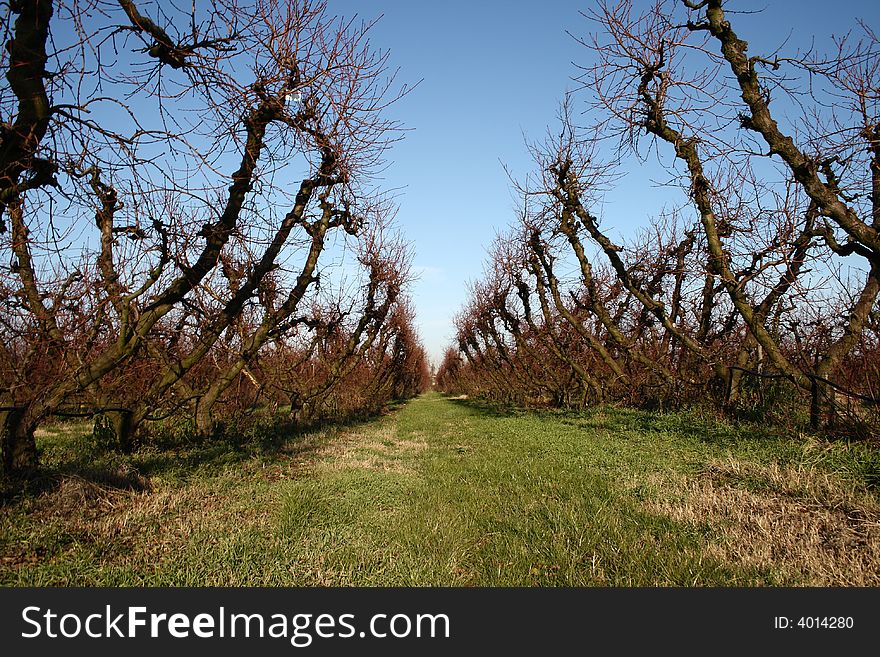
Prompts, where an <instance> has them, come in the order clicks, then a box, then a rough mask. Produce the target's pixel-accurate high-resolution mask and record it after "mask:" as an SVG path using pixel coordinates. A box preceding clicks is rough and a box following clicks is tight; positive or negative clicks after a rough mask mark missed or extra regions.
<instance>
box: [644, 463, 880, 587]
mask: <svg viewBox="0 0 880 657" xmlns="http://www.w3.org/2000/svg"><path fill="white" fill-rule="evenodd" d="M667 483H669V482H667ZM674 489H675V490H674V493H675V494H677V498H676V499H669V498H668V497H667V499H666V500H664V501H663V502H660V503H656V502H655V503H653V504H652V506H654V507H655V510H660V511H662V512H663V513H666V514H668V515H669V516H671V517H672V518H674V519H675V520H678V521H681V522H685V523H690V524H693V525H703V524H705V523H708V524H709V525H710V526H711V527H712V528H713V529H716V530H718V531H719V533H718V535H717V537H716V538H715V539H713V540H712V541H711V543H710V544H709V545H708V546H707V548H706V550H707V553H708V554H709V555H710V556H713V557H716V558H720V559H722V560H724V561H728V562H733V563H737V564H741V565H743V566H746V567H755V568H760V569H763V570H769V571H774V572H777V573H781V574H782V575H783V577H784V578H785V579H786V580H788V581H791V582H794V583H797V584H802V585H807V586H877V585H880V504H878V502H877V500H876V498H874V497H873V496H871V495H870V494H869V493H867V492H865V491H864V490H860V489H858V488H857V487H856V486H854V485H851V484H847V483H846V482H844V481H841V480H839V479H837V478H836V477H834V476H833V475H831V474H829V473H826V472H819V471H817V470H814V469H795V468H781V467H779V466H778V465H771V466H764V465H759V464H756V463H750V462H744V461H740V460H735V459H730V460H728V461H723V462H722V461H714V462H711V463H710V464H709V466H708V467H707V468H706V469H705V471H704V472H703V473H702V474H701V475H700V476H699V477H697V478H696V479H690V480H687V479H682V480H681V481H680V482H679V484H678V485H677V486H674Z"/></svg>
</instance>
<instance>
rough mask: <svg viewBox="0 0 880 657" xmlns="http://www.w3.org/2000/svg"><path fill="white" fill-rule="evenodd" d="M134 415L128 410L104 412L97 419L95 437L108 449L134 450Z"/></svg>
mask: <svg viewBox="0 0 880 657" xmlns="http://www.w3.org/2000/svg"><path fill="white" fill-rule="evenodd" d="M133 418H134V414H133V413H132V411H130V410H127V409H121V410H113V411H104V412H103V413H101V414H100V415H98V416H97V417H96V418H95V428H94V435H95V437H96V438H97V439H98V440H100V441H101V443H103V444H104V445H106V446H107V447H110V448H111V449H115V450H119V451H121V452H128V451H130V450H131V448H132V438H133V436H134V429H135V424H134V421H133Z"/></svg>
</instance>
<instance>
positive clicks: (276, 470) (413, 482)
mask: <svg viewBox="0 0 880 657" xmlns="http://www.w3.org/2000/svg"><path fill="white" fill-rule="evenodd" d="M78 432H79V433H78ZM81 433H82V427H76V426H69V425H68V426H63V427H60V428H58V429H56V430H55V431H52V432H43V434H42V435H41V436H40V444H41V446H42V447H43V449H44V462H45V463H46V464H47V466H48V471H49V472H50V473H51V474H50V475H49V476H47V477H46V478H45V479H44V480H43V482H42V487H41V488H40V487H39V486H37V487H36V488H35V489H34V490H32V491H31V492H30V493H29V494H27V495H24V496H20V497H18V498H16V499H14V500H11V501H8V502H7V503H6V504H5V505H4V506H3V507H0V584H3V585H126V586H138V585H148V586H154V585H174V586H187V585H188V586H194V585H196V586H198V585H227V586H237V585H306V586H313V585H355V586H364V585H370V586H372V585H394V586H423V585H439V586H447V585H454V586H501V585H505V586H506V585H514V586H557V585H559V586H594V585H618V586H655V585H682V586H691V585H697V586H703V585H722V586H755V585H772V586H775V585H820V586H828V585H880V496H878V493H877V489H878V484H880V454H878V451H877V450H876V449H874V450H872V449H870V448H866V447H865V446H862V445H856V444H846V443H833V444H829V443H821V442H818V441H815V440H811V439H809V438H806V437H803V436H798V437H774V436H772V435H769V434H767V433H766V430H765V429H761V428H759V427H755V426H739V427H733V426H731V425H729V424H727V423H724V422H722V421H718V420H717V419H714V418H708V417H702V416H701V415H700V414H698V413H696V412H691V413H677V414H665V415H659V414H652V413H647V412H641V411H633V410H623V409H615V408H600V409H595V410H592V411H588V412H584V413H576V414H575V413H562V412H540V413H539V412H522V411H509V412H507V411H502V410H500V409H497V408H494V407H491V406H486V405H481V404H479V403H476V402H471V401H468V400H463V399H448V398H445V397H442V396H440V395H438V394H434V393H432V394H428V395H425V396H423V397H421V398H419V399H417V400H414V401H412V402H410V403H409V404H407V405H406V406H404V407H403V408H400V409H397V410H395V411H393V412H392V413H390V414H389V415H387V416H385V417H383V418H381V419H379V420H377V421H374V422H370V423H364V424H360V425H356V426H350V427H348V428H345V429H339V430H323V431H317V432H314V433H311V434H307V435H304V436H298V437H296V438H293V439H290V440H288V441H287V442H284V443H283V444H280V445H279V444H266V443H263V444H260V443H259V442H258V441H256V442H255V441H247V442H243V443H242V442H239V443H236V444H227V443H221V444H216V445H214V446H213V447H212V448H211V449H209V450H205V448H204V446H190V447H189V448H187V447H186V446H180V445H178V446H177V447H176V448H174V449H169V448H167V447H166V448H165V449H163V450H162V451H159V450H153V451H150V450H141V451H140V452H138V453H136V454H134V455H132V456H128V457H124V458H123V457H100V456H97V455H95V454H92V453H91V452H90V451H89V448H88V446H87V441H86V439H85V438H83V437H82V436H81V435H79V434H81ZM74 451H75V453H76V454H77V459H76V460H71V459H72V457H71V454H72V452H74ZM38 483H39V482H38Z"/></svg>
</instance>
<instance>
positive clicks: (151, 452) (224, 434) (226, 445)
mask: <svg viewBox="0 0 880 657" xmlns="http://www.w3.org/2000/svg"><path fill="white" fill-rule="evenodd" d="M405 403H406V402H404V401H400V402H394V403H391V404H388V405H386V406H385V408H383V409H382V411H381V412H380V413H379V414H353V415H350V416H347V417H343V418H337V419H334V420H321V421H314V422H309V423H301V422H300V423H298V422H294V421H291V420H290V419H288V418H287V417H260V418H255V419H253V421H252V422H249V423H238V424H230V425H227V426H225V427H218V429H217V430H216V431H215V432H214V433H213V434H211V435H209V436H199V435H197V434H196V433H195V432H193V431H191V429H190V427H188V426H185V425H182V426H177V427H162V428H161V430H160V431H157V432H156V433H155V434H154V435H152V436H149V437H142V438H140V439H139V440H137V441H136V443H135V447H134V449H132V450H131V451H129V452H126V453H121V452H118V451H113V450H108V449H106V448H103V447H101V446H100V445H98V444H96V443H95V440H94V437H93V436H92V434H91V426H90V425H88V424H87V423H82V422H80V423H77V424H67V425H62V424H59V425H55V427H49V428H48V430H46V431H44V432H43V435H42V436H40V437H39V438H38V448H39V451H40V456H41V463H42V465H41V467H40V468H39V469H38V470H36V471H33V472H30V473H27V474H25V475H22V476H17V477H10V476H3V477H0V508H2V507H4V506H8V505H11V504H16V503H18V502H20V501H22V500H27V499H33V498H36V497H39V496H42V495H46V494H51V493H54V492H57V491H58V490H59V489H61V488H62V487H63V486H64V485H65V482H70V481H72V480H75V481H77V482H81V483H82V484H83V485H86V486H93V487H99V488H102V489H107V490H116V491H130V492H148V491H149V490H150V489H151V487H152V486H151V479H152V478H155V477H162V478H168V479H174V480H177V481H187V480H191V479H193V478H196V477H199V476H202V477H204V476H210V475H211V474H213V473H219V472H222V471H223V470H224V468H230V467H234V466H243V465H245V464H246V463H248V462H251V461H255V460H256V461H259V463H260V465H261V466H264V465H269V464H273V463H279V462H283V461H289V460H291V459H296V460H300V461H301V460H302V459H303V458H308V457H309V456H310V455H312V454H314V453H315V452H316V451H317V450H318V449H319V448H320V447H321V446H323V445H324V444H325V443H326V442H327V441H328V440H329V439H331V438H332V437H333V436H335V435H336V434H338V433H339V432H343V431H351V430H354V429H357V428H359V427H361V426H363V425H366V424H369V423H371V422H374V421H375V420H376V419H377V417H380V416H382V415H387V414H390V413H393V412H395V411H396V410H398V409H399V408H401V407H402V406H403V405H404V404H405ZM57 427H62V428H61V429H59V428H57Z"/></svg>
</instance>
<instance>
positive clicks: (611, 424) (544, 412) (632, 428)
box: [446, 397, 784, 445]
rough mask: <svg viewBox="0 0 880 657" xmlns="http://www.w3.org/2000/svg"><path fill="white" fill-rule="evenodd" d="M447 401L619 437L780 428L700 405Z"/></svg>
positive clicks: (714, 439) (743, 433)
mask: <svg viewBox="0 0 880 657" xmlns="http://www.w3.org/2000/svg"><path fill="white" fill-rule="evenodd" d="M446 399H447V400H448V401H450V402H452V403H453V404H455V405H456V406H458V407H460V408H463V409H465V410H466V411H467V412H468V414H470V415H473V416H478V417H482V418H513V417H524V416H528V415H533V416H536V417H547V418H550V419H552V420H553V421H555V422H559V423H560V424H563V425H566V426H570V427H575V428H577V429H582V430H585V431H605V432H609V433H612V434H615V435H618V436H620V437H625V436H626V435H627V434H640V435H645V434H647V435H651V434H658V433H674V434H678V435H679V436H681V437H683V438H686V439H692V440H697V441H700V442H704V443H711V444H716V445H726V444H731V443H734V442H742V441H746V440H749V441H752V440H753V441H778V440H780V439H781V438H782V437H783V434H784V431H783V430H782V428H780V427H776V426H771V425H768V424H766V423H764V424H760V423H756V422H751V421H748V420H740V421H737V420H736V419H728V418H724V417H721V416H720V415H719V414H718V413H717V412H715V411H713V410H711V409H706V408H702V407H693V408H688V409H683V410H676V411H659V410H653V409H642V408H630V407H620V406H613V405H610V404H606V405H601V406H591V407H588V408H583V409H559V408H546V407H535V408H523V407H519V406H515V405H513V404H506V403H501V402H494V401H490V400H486V399H481V398H464V397H447V398H446Z"/></svg>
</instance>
